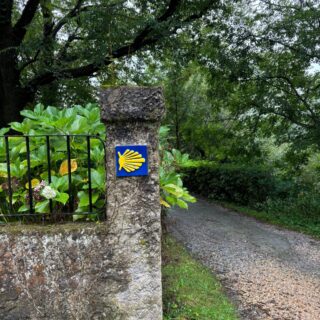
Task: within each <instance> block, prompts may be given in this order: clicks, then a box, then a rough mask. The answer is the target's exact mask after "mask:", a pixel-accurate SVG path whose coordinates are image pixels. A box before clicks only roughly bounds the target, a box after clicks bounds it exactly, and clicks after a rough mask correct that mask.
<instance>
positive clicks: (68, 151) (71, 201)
mask: <svg viewBox="0 0 320 320" xmlns="http://www.w3.org/2000/svg"><path fill="white" fill-rule="evenodd" d="M67 153H68V184H69V212H72V210H73V198H72V186H71V183H72V180H71V147H70V136H69V135H67Z"/></svg>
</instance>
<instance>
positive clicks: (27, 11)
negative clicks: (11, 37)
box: [13, 0, 40, 43]
mask: <svg viewBox="0 0 320 320" xmlns="http://www.w3.org/2000/svg"><path fill="white" fill-rule="evenodd" d="M39 3H40V0H29V1H28V2H27V4H26V5H25V7H24V9H23V11H22V14H21V16H20V18H19V20H18V21H17V23H16V24H15V26H14V29H13V30H14V33H15V35H16V38H17V40H18V41H19V43H21V41H22V40H23V38H24V36H25V34H26V32H27V27H28V26H29V24H30V23H31V22H32V20H33V18H34V16H35V14H36V12H37V9H38V5H39Z"/></svg>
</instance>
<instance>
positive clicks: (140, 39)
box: [29, 0, 212, 89]
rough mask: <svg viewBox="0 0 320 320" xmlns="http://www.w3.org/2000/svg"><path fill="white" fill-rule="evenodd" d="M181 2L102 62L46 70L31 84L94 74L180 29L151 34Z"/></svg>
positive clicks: (174, 2) (175, 1)
mask: <svg viewBox="0 0 320 320" xmlns="http://www.w3.org/2000/svg"><path fill="white" fill-rule="evenodd" d="M180 3H181V0H170V2H169V4H168V7H167V9H166V11H165V12H164V13H163V14H162V15H161V16H160V17H158V18H156V19H155V21H156V22H157V23H155V24H148V25H147V26H146V27H145V28H144V29H142V30H141V31H140V32H139V33H138V34H137V36H136V37H135V38H134V40H133V41H132V42H131V43H130V44H128V45H125V46H122V47H120V48H118V49H116V50H114V51H112V52H111V54H110V55H108V56H106V57H105V58H104V59H103V61H102V62H100V63H89V64H87V65H84V66H81V67H77V68H66V69H62V70H57V71H55V72H54V71H50V72H46V73H44V74H42V75H39V76H37V77H35V78H34V79H32V80H31V81H30V82H29V86H30V87H32V88H34V89H35V88H37V87H39V86H42V85H46V84H49V83H51V82H53V81H55V80H57V79H74V78H79V77H86V76H92V75H93V74H94V73H96V72H98V71H99V70H101V68H102V67H104V66H107V65H109V64H111V63H112V61H113V59H116V58H122V57H124V56H127V55H130V54H133V53H135V52H136V51H138V50H140V49H142V48H144V47H146V46H148V45H151V44H154V43H156V42H158V41H159V40H161V39H162V38H164V37H165V36H166V35H167V34H168V33H169V34H172V33H173V32H175V31H176V30H177V29H178V27H179V26H178V25H176V26H175V27H174V28H173V29H172V30H166V31H167V33H166V34H164V33H162V34H159V33H155V34H154V35H153V36H150V34H151V33H152V32H153V31H155V30H157V29H158V27H159V25H161V24H162V23H165V22H167V21H168V20H169V19H170V18H171V17H172V16H173V15H174V14H175V13H176V12H177V11H178V7H179V5H180ZM210 4H211V5H212V1H209V5H208V6H207V7H206V8H207V10H208V8H209V7H210ZM204 12H205V10H202V11H201V15H202V14H204ZM199 17H200V14H193V15H191V16H189V17H187V18H186V19H184V20H183V21H181V22H180V24H181V25H183V24H184V23H186V22H191V21H192V20H195V19H197V18H199Z"/></svg>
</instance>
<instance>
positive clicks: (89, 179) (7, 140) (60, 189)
mask: <svg viewBox="0 0 320 320" xmlns="http://www.w3.org/2000/svg"><path fill="white" fill-rule="evenodd" d="M104 170H105V147H104V141H103V140H102V139H101V138H100V137H99V136H91V135H64V134H61V135H5V136H0V223H6V222H11V221H17V220H21V219H22V220H24V221H26V222H27V221H31V222H41V221H42V222H60V221H69V220H73V221H78V220H100V219H104V218H105V209H104V208H105V195H104V186H105V181H104V178H105V173H104Z"/></svg>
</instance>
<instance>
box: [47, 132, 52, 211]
mask: <svg viewBox="0 0 320 320" xmlns="http://www.w3.org/2000/svg"><path fill="white" fill-rule="evenodd" d="M46 146H47V162H48V182H49V184H50V183H51V155H50V137H49V136H46ZM49 208H50V215H52V212H53V207H52V199H50V200H49Z"/></svg>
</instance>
